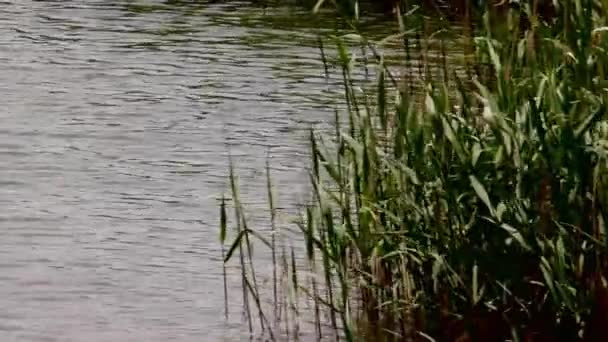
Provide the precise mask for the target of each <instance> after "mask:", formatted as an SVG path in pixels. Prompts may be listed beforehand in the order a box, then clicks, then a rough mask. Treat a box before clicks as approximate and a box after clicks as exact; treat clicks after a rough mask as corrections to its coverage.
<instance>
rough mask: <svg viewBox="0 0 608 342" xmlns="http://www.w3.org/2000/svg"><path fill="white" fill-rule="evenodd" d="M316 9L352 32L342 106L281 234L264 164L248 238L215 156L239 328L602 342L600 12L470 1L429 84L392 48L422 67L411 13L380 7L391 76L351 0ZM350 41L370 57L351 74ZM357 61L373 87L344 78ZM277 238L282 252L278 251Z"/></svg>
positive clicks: (606, 301) (369, 336) (287, 336)
mask: <svg viewBox="0 0 608 342" xmlns="http://www.w3.org/2000/svg"><path fill="white" fill-rule="evenodd" d="M321 5H324V6H325V7H328V6H333V8H334V9H335V11H336V13H337V15H341V16H343V17H344V18H345V20H347V21H348V22H349V23H351V26H352V33H350V34H348V35H347V36H348V37H346V36H340V37H338V36H336V37H333V38H332V39H333V41H334V42H335V45H336V47H337V49H336V51H337V52H336V54H337V56H336V59H337V60H338V61H339V66H340V69H339V72H340V73H341V77H342V79H343V91H344V108H342V107H340V109H339V110H338V109H337V110H336V117H335V132H334V133H333V134H329V135H327V134H320V133H317V132H314V131H311V133H310V149H311V152H310V158H311V159H310V162H311V169H310V185H311V188H312V189H313V190H312V193H311V195H310V201H309V202H308V203H307V204H306V205H305V206H303V207H302V208H301V212H302V214H301V216H300V217H299V218H298V219H297V220H295V222H294V223H293V226H292V227H287V228H285V227H282V226H283V224H279V223H278V220H277V215H278V209H277V203H275V196H274V191H275V189H274V187H273V185H272V176H271V174H270V171H269V170H270V167H268V170H267V174H268V211H269V213H270V217H269V227H270V229H269V230H264V231H259V230H256V229H255V228H253V227H250V226H249V225H248V222H247V220H246V217H247V216H246V214H245V212H246V210H247V208H245V206H244V205H243V204H242V203H241V202H240V200H239V186H238V179H237V176H236V171H235V167H234V166H233V165H232V162H231V165H230V191H229V192H230V196H229V197H230V198H229V200H228V199H223V200H222V202H221V206H220V220H219V221H220V242H221V245H222V254H223V259H224V263H225V265H229V264H232V265H237V267H238V268H239V269H240V272H241V276H240V281H241V285H242V293H241V294H240V295H242V300H243V309H244V313H245V316H244V317H245V321H246V322H247V323H246V324H247V325H248V327H249V331H250V332H251V333H252V334H253V333H254V332H255V333H256V336H262V338H264V339H266V340H271V341H283V340H298V339H299V338H300V331H301V325H302V324H305V323H308V324H309V325H310V326H312V327H313V329H312V330H313V333H312V334H311V335H312V336H313V337H314V339H316V340H319V341H321V340H323V341H325V340H327V341H461V342H462V341H522V342H524V341H525V342H528V341H604V340H605V339H606V337H605V336H606V335H607V334H606V333H608V281H607V279H606V274H607V267H608V255H607V253H606V252H607V251H606V246H607V236H606V227H605V225H606V222H607V220H608V216H607V214H608V210H607V207H606V205H608V203H607V200H608V192H607V190H608V187H607V182H608V172H607V171H608V121H607V120H606V111H607V108H606V106H607V104H608V83H607V81H606V71H607V70H608V36H607V35H608V3H606V2H605V1H592V0H560V1H555V2H553V3H551V4H550V5H542V3H541V2H539V1H520V2H518V3H517V4H514V3H513V4H511V3H507V4H504V3H503V4H501V5H500V6H502V7H500V8H501V9H500V11H501V13H500V14H496V13H495V12H496V8H497V7H496V6H494V5H493V4H479V3H478V4H476V5H475V7H474V9H475V11H476V14H471V13H473V12H472V11H466V12H465V16H466V17H464V18H461V19H462V20H463V21H465V22H466V21H467V20H468V21H469V24H470V26H469V27H471V29H470V30H466V29H465V30H464V32H465V34H464V39H465V41H466V42H467V43H466V44H464V46H463V55H464V56H465V58H464V60H465V61H466V64H465V65H464V67H462V68H463V69H464V72H459V71H458V70H456V69H457V68H461V66H451V65H448V63H446V62H445V60H446V53H445V50H442V53H441V55H442V56H439V57H437V56H434V57H433V58H434V60H443V62H440V63H437V64H438V65H439V69H440V70H439V77H437V76H436V75H434V74H431V71H430V68H429V66H428V65H427V64H426V62H425V63H422V65H420V66H419V67H418V70H417V72H418V74H419V75H418V76H419V77H417V78H416V79H414V77H411V72H410V70H411V69H412V68H413V67H412V66H411V64H410V63H409V62H410V58H411V56H412V55H413V54H414V51H410V46H411V45H412V44H410V41H409V40H416V42H417V43H416V44H414V45H415V46H419V47H420V48H419V51H416V53H420V54H421V55H423V56H424V53H425V52H426V50H425V49H424V46H426V45H427V44H429V41H430V40H431V39H437V38H432V37H431V36H432V35H428V34H424V35H423V36H420V35H418V36H417V37H414V36H413V35H412V34H411V32H424V30H421V28H420V25H421V22H422V21H421V20H416V15H417V13H416V10H415V7H416V6H415V5H416V4H415V3H413V1H411V0H410V1H408V2H407V3H405V2H404V3H401V4H399V5H398V6H396V7H395V8H398V9H399V10H396V11H395V12H393V13H394V17H395V20H394V22H395V24H394V25H395V27H396V34H395V35H393V36H391V37H388V38H387V40H393V41H397V42H400V43H402V44H403V47H404V49H405V53H404V56H405V57H404V58H405V61H403V62H404V65H406V66H407V70H406V72H405V73H404V74H403V75H400V76H397V75H393V73H391V70H393V69H392V68H388V67H387V66H386V65H385V62H384V59H383V57H382V56H381V55H380V53H379V52H377V50H378V49H376V47H377V46H379V45H381V44H382V42H378V41H370V40H368V39H366V38H365V32H359V31H358V29H357V19H358V16H360V15H361V14H358V5H357V4H356V2H355V1H343V2H335V1H329V0H328V1H327V3H326V4H322V3H321V1H320V2H319V3H316V4H313V6H312V7H314V8H315V10H317V9H319V7H321ZM465 5H466V3H465ZM541 5H542V6H541ZM466 6H467V8H473V7H472V6H469V5H466ZM466 13H468V14H466ZM497 15H499V16H500V17H499V18H500V20H497V19H496V18H497V17H496V16H497ZM464 26H465V28H466V25H464ZM448 30H449V28H448ZM460 34H462V31H460ZM347 38H348V39H347ZM347 40H348V42H347ZM320 41H322V40H320ZM353 42H355V43H353ZM353 44H355V45H360V46H359V47H358V48H363V49H366V50H367V51H371V54H372V56H373V58H370V59H369V60H366V61H365V62H364V64H365V65H361V62H360V60H356V59H355V58H353V55H352V53H351V50H352V49H351V48H352V45H353ZM440 45H441V46H443V45H442V44H441V42H440ZM321 52H322V53H321V58H322V59H323V61H324V63H325V65H326V72H328V71H327V69H328V68H327V62H326V60H327V58H328V56H327V55H326V54H327V52H326V51H325V50H324V49H323V47H322V46H321ZM332 57H333V56H332ZM427 57H429V58H430V56H427ZM422 60H423V61H426V60H427V59H426V58H422ZM361 67H365V68H367V67H369V68H370V69H373V70H375V80H369V81H367V84H357V82H355V80H354V78H353V77H352V75H353V72H354V71H356V68H361ZM435 67H436V66H435ZM433 72H435V71H433ZM408 75H409V76H408ZM414 82H416V84H413V83H414ZM361 89H364V90H361ZM279 191H280V189H279ZM294 227H295V230H297V232H298V233H297V237H296V238H294V239H292V240H291V243H293V244H295V245H296V250H297V251H302V255H298V257H296V254H297V253H296V252H295V251H294V249H290V248H289V246H288V245H285V244H284V243H282V242H281V241H282V236H283V234H284V231H286V230H287V229H293V228H294ZM254 245H255V246H256V248H258V249H264V250H265V251H266V250H267V251H268V252H269V254H270V255H271V260H272V275H271V279H270V282H271V283H272V289H261V285H260V279H259V277H260V275H259V274H258V273H256V266H259V265H256V263H255V258H254V257H253V247H254ZM302 259H303V260H302ZM224 272H225V273H224V274H225V279H226V269H225V270H224ZM268 293H269V295H268V296H267V294H268ZM226 296H228V294H226ZM302 303H306V304H305V305H302ZM226 310H227V309H226ZM306 340H309V339H306Z"/></svg>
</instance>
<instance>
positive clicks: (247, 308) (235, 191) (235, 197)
mask: <svg viewBox="0 0 608 342" xmlns="http://www.w3.org/2000/svg"><path fill="white" fill-rule="evenodd" d="M229 158H230V160H229V163H230V187H231V189H232V201H233V202H234V217H235V219H236V228H237V234H238V235H241V234H243V227H242V221H241V211H240V210H241V204H240V200H239V196H238V184H237V180H236V175H235V173H234V164H233V163H232V156H230V157H229ZM238 249H239V263H240V269H241V286H242V291H243V306H244V310H243V314H244V315H245V319H246V320H247V325H248V327H249V333H250V334H253V322H252V319H251V310H250V306H249V294H248V291H247V267H246V265H245V255H244V252H243V245H242V244H241V243H239V245H238Z"/></svg>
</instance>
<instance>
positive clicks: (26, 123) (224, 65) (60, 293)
mask: <svg viewBox="0 0 608 342" xmlns="http://www.w3.org/2000/svg"><path fill="white" fill-rule="evenodd" d="M381 25H384V26H385V27H386V23H384V24H381ZM333 26H334V25H333V24H332V23H331V20H330V19H328V18H325V19H322V20H315V19H314V17H313V16H311V15H310V14H309V12H308V11H306V10H305V9H301V8H296V7H276V6H274V7H272V8H264V7H262V6H260V5H253V4H252V3H251V2H237V1H224V2H222V1H214V2H213V3H212V2H210V1H141V2H134V1H126V0H115V1H106V0H72V1H69V0H61V1H59V0H58V1H33V0H14V1H3V0H0V120H1V125H0V137H1V138H0V236H1V238H0V341H62V342H63V341H221V340H224V341H240V340H242V338H243V335H242V332H243V331H244V330H246V329H243V324H242V321H241V317H240V315H239V314H238V313H239V311H240V310H241V303H240V301H239V300H238V298H236V297H238V296H239V289H238V286H239V285H240V282H239V281H238V277H236V278H235V277H234V275H235V273H236V272H235V271H234V270H233V271H232V272H231V274H232V276H231V279H233V278H234V281H230V282H229V286H230V287H231V290H232V291H231V293H232V295H231V298H230V299H231V300H230V311H231V313H232V315H231V317H230V319H229V320H225V319H224V291H223V281H222V260H221V251H220V249H219V243H218V203H219V202H218V198H220V197H221V195H222V193H224V192H225V191H226V190H227V188H228V187H227V182H226V181H227V179H226V176H227V174H228V152H230V154H231V155H232V156H233V158H234V161H235V164H236V168H237V170H238V173H239V176H240V180H241V187H242V189H241V190H242V193H243V198H244V201H245V202H246V203H247V207H248V208H249V209H251V215H252V216H251V217H250V219H251V222H252V225H256V224H258V223H259V224H260V227H262V229H264V227H266V226H264V225H265V223H263V222H266V221H261V220H262V219H264V217H263V216H264V215H265V214H264V211H263V210H262V209H261V208H265V207H266V204H265V203H266V184H265V177H266V176H265V164H266V160H267V158H266V156H267V155H270V163H271V165H272V172H273V177H274V180H275V183H276V184H277V185H278V188H279V193H280V201H279V202H280V204H281V206H282V207H284V208H290V207H293V206H295V205H296V204H297V203H300V202H301V201H303V200H304V199H306V197H307V186H306V184H307V180H308V178H307V172H306V168H307V167H308V158H307V154H308V135H309V129H310V127H311V126H315V127H320V128H323V127H325V128H329V127H331V123H332V122H333V118H334V114H333V112H334V103H335V102H336V101H338V99H339V98H340V97H341V89H340V86H339V84H340V83H341V81H340V80H339V78H336V79H335V80H334V79H332V80H330V81H329V82H330V84H329V86H328V83H327V81H326V80H325V78H324V71H323V70H324V68H323V65H322V63H321V61H320V58H319V57H320V53H319V49H318V47H317V43H316V42H317V36H318V33H319V32H320V31H323V30H328V31H330V30H332V29H333ZM256 208H257V209H256ZM258 209H259V210H258ZM261 264H262V265H264V264H265V263H264V262H262V263H261ZM266 264H267V263H266ZM263 272H264V271H263V270H262V273H263ZM233 296H235V298H233ZM233 299H234V300H233Z"/></svg>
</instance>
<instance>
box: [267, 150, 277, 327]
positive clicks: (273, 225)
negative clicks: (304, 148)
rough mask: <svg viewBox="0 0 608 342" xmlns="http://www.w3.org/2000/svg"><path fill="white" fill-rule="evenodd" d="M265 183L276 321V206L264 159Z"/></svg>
mask: <svg viewBox="0 0 608 342" xmlns="http://www.w3.org/2000/svg"><path fill="white" fill-rule="evenodd" d="M266 184H267V188H268V204H269V209H270V227H271V236H270V244H271V246H270V248H271V253H272V299H273V302H272V308H273V318H274V322H275V323H276V322H277V320H278V317H279V316H278V307H279V300H278V290H277V286H278V278H277V245H276V236H277V226H276V208H275V204H274V196H273V191H272V189H273V185H272V178H271V175H270V161H269V159H268V158H267V159H266Z"/></svg>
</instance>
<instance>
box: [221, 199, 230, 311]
mask: <svg viewBox="0 0 608 342" xmlns="http://www.w3.org/2000/svg"><path fill="white" fill-rule="evenodd" d="M227 221H228V219H227V214H226V198H225V197H224V196H222V199H221V202H220V248H221V252H222V280H223V282H224V284H223V285H224V317H225V318H226V320H228V315H229V312H228V279H227V278H228V277H227V274H226V273H227V272H226V262H225V260H226V247H225V246H224V244H225V241H226V232H227Z"/></svg>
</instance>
